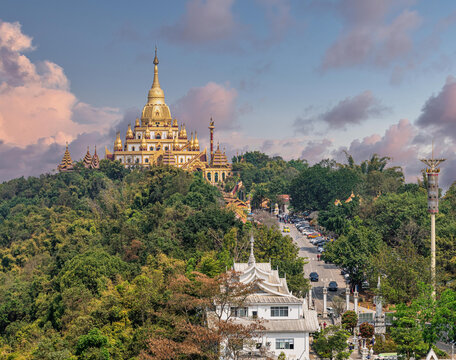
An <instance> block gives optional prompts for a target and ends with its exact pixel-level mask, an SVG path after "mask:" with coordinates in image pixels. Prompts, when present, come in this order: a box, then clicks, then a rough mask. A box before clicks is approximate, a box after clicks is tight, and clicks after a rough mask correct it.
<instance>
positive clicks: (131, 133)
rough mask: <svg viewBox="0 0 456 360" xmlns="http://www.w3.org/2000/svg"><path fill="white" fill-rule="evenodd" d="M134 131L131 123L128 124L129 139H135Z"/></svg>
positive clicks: (127, 136)
mask: <svg viewBox="0 0 456 360" xmlns="http://www.w3.org/2000/svg"><path fill="white" fill-rule="evenodd" d="M134 137H135V136H134V135H133V131H132V130H131V124H128V129H127V135H126V136H125V138H127V139H134Z"/></svg>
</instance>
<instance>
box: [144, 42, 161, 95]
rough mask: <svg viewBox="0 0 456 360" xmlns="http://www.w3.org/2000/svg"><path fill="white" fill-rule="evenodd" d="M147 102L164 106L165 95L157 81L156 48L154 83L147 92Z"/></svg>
mask: <svg viewBox="0 0 456 360" xmlns="http://www.w3.org/2000/svg"><path fill="white" fill-rule="evenodd" d="M147 98H148V102H149V103H154V104H165V93H164V92H163V90H162V89H161V87H160V82H159V81H158V57H157V47H155V58H154V81H153V83H152V87H151V88H150V90H149V95H148V97H147Z"/></svg>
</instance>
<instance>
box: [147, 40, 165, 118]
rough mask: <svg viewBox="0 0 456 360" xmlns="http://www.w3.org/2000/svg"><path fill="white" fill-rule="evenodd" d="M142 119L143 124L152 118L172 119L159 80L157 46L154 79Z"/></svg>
mask: <svg viewBox="0 0 456 360" xmlns="http://www.w3.org/2000/svg"><path fill="white" fill-rule="evenodd" d="M141 119H142V120H143V124H146V123H149V122H150V121H151V120H167V119H171V111H170V110H169V107H168V105H166V103H165V93H164V92H163V90H162V88H161V87H160V82H159V81H158V57H157V48H155V59H154V81H153V83H152V87H151V88H150V90H149V94H148V96H147V104H146V105H145V106H144V108H143V111H142V116H141Z"/></svg>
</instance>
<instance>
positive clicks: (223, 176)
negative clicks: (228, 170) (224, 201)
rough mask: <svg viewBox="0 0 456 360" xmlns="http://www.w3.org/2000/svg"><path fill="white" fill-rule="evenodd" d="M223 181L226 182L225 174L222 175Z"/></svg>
mask: <svg viewBox="0 0 456 360" xmlns="http://www.w3.org/2000/svg"><path fill="white" fill-rule="evenodd" d="M222 180H223V181H225V173H222Z"/></svg>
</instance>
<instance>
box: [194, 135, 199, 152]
mask: <svg viewBox="0 0 456 360" xmlns="http://www.w3.org/2000/svg"><path fill="white" fill-rule="evenodd" d="M193 147H194V150H199V147H200V145H199V141H198V135H197V134H196V131H195V140H194V141H193Z"/></svg>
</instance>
